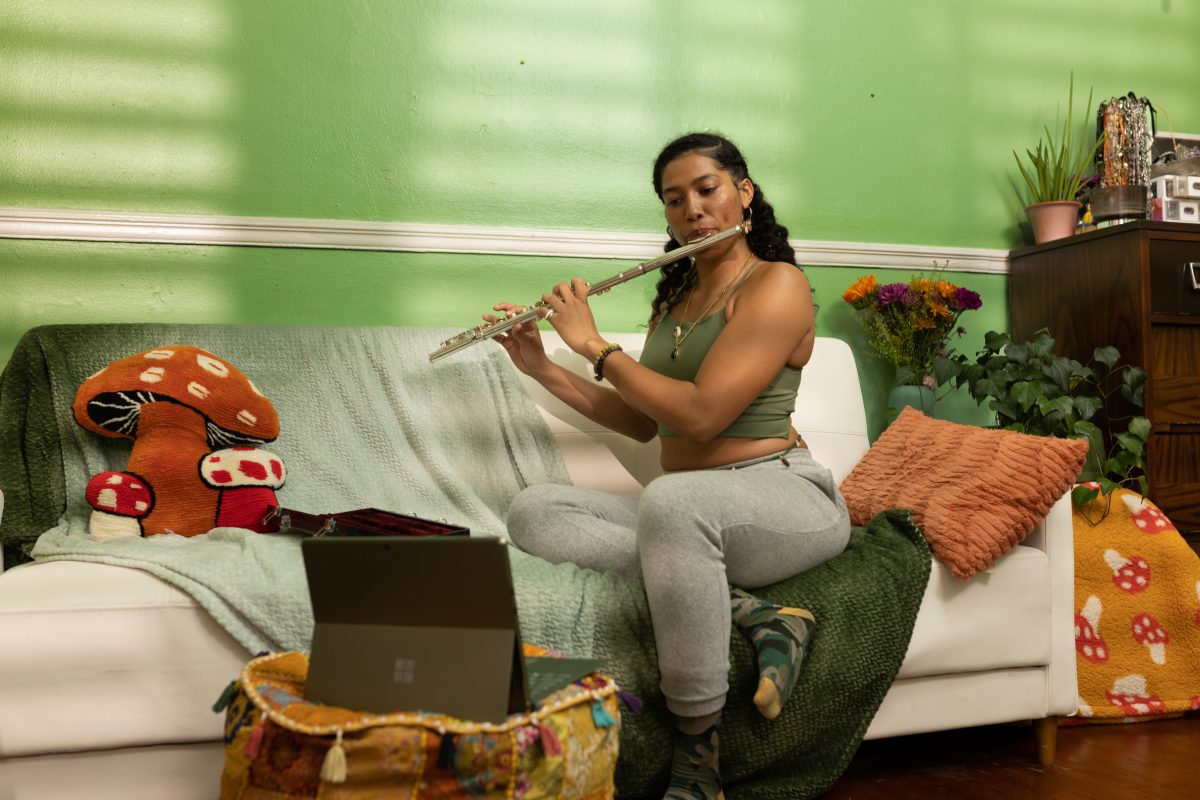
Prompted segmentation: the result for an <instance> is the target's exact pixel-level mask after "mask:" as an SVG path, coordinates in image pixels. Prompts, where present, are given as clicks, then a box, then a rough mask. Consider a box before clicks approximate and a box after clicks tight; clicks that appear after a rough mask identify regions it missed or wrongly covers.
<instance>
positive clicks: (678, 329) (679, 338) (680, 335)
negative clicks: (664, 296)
mask: <svg viewBox="0 0 1200 800" xmlns="http://www.w3.org/2000/svg"><path fill="white" fill-rule="evenodd" d="M752 261H753V262H755V265H756V266H757V260H756V259H755V258H754V254H753V253H751V254H750V257H749V258H747V259H746V260H745V262H744V263H743V264H742V268H741V269H739V270H738V274H737V275H734V276H733V280H731V281H730V282H729V283H728V284H726V285H725V288H724V289H722V290H721V291H720V293H719V294H717V296H716V297H714V298H713V299H712V300H711V301H710V302H709V304H708V306H706V307H705V309H704V311H702V312H700V316H698V317H696V320H695V322H690V323H688V329H687V333H684V332H683V323H684V322H686V320H684V319H680V320H679V324H678V325H676V326H675V329H674V330H673V331H671V335H672V336H673V337H674V338H675V348H674V349H673V350H672V351H671V360H672V361H674V360H676V359H677V358H679V348H680V347H682V346H683V343H684V341H685V340H686V339H687V338H688V337H689V336H691V335H692V331H694V330H696V323H698V322H699V321H700V320H702V319H704V318H705V317H707V316H708V312H709V311H711V310H712V307H713V306H715V305H716V304H717V301H718V300H720V299H721V298H722V297H724V296H725V293H726V292H728V291H729V290H730V289H732V288H733V285H734V284H735V283H737V282H738V281H739V280H741V279H742V275H744V274H746V272H747V271H748V270H749V269H751V268H752V267H751V263H750V262H752ZM697 283H699V281H697ZM695 293H696V286H695V285H693V286H692V290H691V291H690V292H688V296H687V302H685V303H684V304H683V314H681V315H680V316H681V317H686V316H687V312H688V308H690V307H691V305H692V295H694V294H695Z"/></svg>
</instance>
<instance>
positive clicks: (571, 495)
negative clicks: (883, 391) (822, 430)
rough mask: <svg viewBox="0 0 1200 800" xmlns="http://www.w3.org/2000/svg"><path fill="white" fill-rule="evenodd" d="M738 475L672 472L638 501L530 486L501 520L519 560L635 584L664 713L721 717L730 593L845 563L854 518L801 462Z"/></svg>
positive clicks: (799, 454)
mask: <svg viewBox="0 0 1200 800" xmlns="http://www.w3.org/2000/svg"><path fill="white" fill-rule="evenodd" d="M787 461H788V464H787V465H785V464H784V462H783V461H781V460H779V459H775V460H772V461H766V462H762V463H752V464H751V465H750V466H745V467H740V468H732V469H731V468H728V467H727V468H724V469H709V470H691V471H685V472H672V473H668V474H666V475H663V476H661V477H659V478H656V479H655V480H653V481H651V482H650V484H649V485H648V486H646V489H645V491H643V492H642V494H641V495H640V497H639V496H622V495H611V494H607V493H604V492H598V491H594V490H589V489H580V488H578V487H575V486H563V485H560V484H542V485H538V486H530V487H529V488H527V489H525V490H524V491H522V492H521V493H520V494H519V495H517V497H516V499H515V500H514V501H513V503H512V506H511V508H510V510H509V513H508V532H509V536H511V537H512V540H513V542H514V543H515V544H516V545H517V546H518V547H519V548H521V549H522V550H524V551H525V552H527V553H531V554H533V555H536V556H540V557H542V558H544V559H546V560H548V561H552V562H554V563H558V564H561V563H566V562H571V563H575V564H578V565H579V566H581V567H587V568H589V569H595V570H604V571H611V572H618V573H621V574H623V575H627V576H630V577H638V576H640V577H641V578H642V579H643V580H644V582H645V585H646V598H647V600H648V602H649V605H650V616H651V620H652V621H653V624H654V639H655V644H656V645H657V648H658V665H659V672H660V674H661V676H662V691H663V694H664V696H665V697H666V700H667V707H668V708H670V710H671V712H672V713H674V714H676V715H678V716H681V717H700V716H704V715H706V714H711V713H714V712H716V711H719V710H720V709H721V708H722V707H723V706H724V705H725V695H726V693H727V692H728V690H729V680H728V672H729V630H730V628H729V626H730V604H729V603H730V600H729V587H730V585H733V586H738V587H741V588H745V589H754V588H756V587H759V586H766V585H768V584H772V583H775V582H777V581H781V580H783V579H784V578H788V577H791V576H793V575H796V574H798V573H801V572H804V571H805V570H808V569H811V568H812V567H815V566H817V565H818V564H820V563H822V562H824V561H827V560H829V559H830V558H833V557H834V556H836V555H837V554H839V553H841V552H842V551H843V550H844V549H845V547H846V542H847V541H848V539H849V537H850V518H849V514H848V512H847V511H846V503H845V501H844V500H843V499H842V496H841V493H839V492H838V490H837V486H836V485H835V483H834V480H833V476H832V475H831V474H830V472H829V470H828V469H826V468H825V467H823V466H821V465H820V464H818V463H817V462H816V461H814V460H813V459H812V456H811V455H810V454H809V452H808V451H807V450H793V451H792V452H790V453H788V454H787Z"/></svg>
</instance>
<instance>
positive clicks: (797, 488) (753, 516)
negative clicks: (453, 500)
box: [484, 134, 850, 800]
mask: <svg viewBox="0 0 1200 800" xmlns="http://www.w3.org/2000/svg"><path fill="white" fill-rule="evenodd" d="M653 181H654V190H655V193H656V194H657V195H658V197H659V198H660V200H661V201H662V203H663V208H664V211H665V213H666V220H667V230H668V233H669V234H670V237H671V241H670V242H669V243H668V245H667V248H668V250H669V249H673V248H676V247H680V246H682V245H683V244H686V243H691V242H694V241H697V240H699V239H701V238H703V237H705V236H708V235H711V234H713V233H715V232H718V231H722V230H726V229H728V228H730V227H733V226H736V225H739V224H742V223H749V224H750V232H749V234H748V235H747V236H733V237H730V238H728V239H726V240H724V241H721V242H718V243H717V244H715V245H713V246H712V247H709V248H706V249H703V250H701V251H699V252H698V253H697V254H696V255H695V256H694V258H693V259H684V260H681V261H678V262H676V263H674V264H672V265H668V266H666V267H664V268H663V270H662V275H661V277H660V280H659V282H658V285H657V293H656V296H655V298H654V301H653V303H652V307H651V316H650V325H649V333H648V335H647V339H646V343H645V346H644V349H643V351H642V354H641V358H640V360H635V359H634V358H631V357H630V356H629V355H627V354H626V353H624V352H623V351H622V350H621V349H620V348H619V347H617V346H615V345H612V344H610V343H608V342H606V341H604V339H603V338H602V337H601V336H600V334H599V332H598V328H597V326H596V323H595V321H594V319H593V316H592V310H591V308H590V306H589V304H588V290H587V284H585V283H584V281H583V280H581V279H580V278H575V279H573V280H572V281H570V282H569V283H561V284H559V285H557V286H555V287H554V288H553V290H552V291H550V292H548V293H547V294H546V295H544V297H543V300H544V302H545V303H546V308H545V310H544V311H543V312H542V314H543V318H545V319H547V320H548V321H549V324H550V325H551V326H553V328H554V329H555V330H556V331H557V332H558V334H559V335H560V336H561V338H562V340H563V341H564V342H565V343H566V344H567V346H568V347H570V348H571V350H573V351H574V352H576V353H578V354H579V355H580V356H582V357H583V358H586V359H588V360H589V361H590V362H591V363H592V366H593V370H594V373H595V377H596V381H591V380H588V379H587V378H583V377H580V376H578V375H576V374H574V373H572V372H570V371H569V370H565V369H563V368H561V367H559V366H557V365H556V364H554V362H552V361H551V360H550V359H549V358H548V357H547V355H546V353H545V350H544V349H543V347H542V343H541V339H540V336H539V334H538V329H537V325H536V323H535V322H532V321H531V322H526V323H523V324H520V325H517V326H515V327H513V328H511V329H510V330H509V331H508V332H507V333H506V334H504V335H501V336H498V337H496V338H497V340H498V341H499V342H500V344H502V345H503V346H504V348H505V350H507V352H508V354H509V356H510V357H511V358H512V360H513V363H514V364H515V365H516V366H517V368H518V369H519V370H521V371H522V372H524V373H526V374H527V375H530V376H531V377H533V378H534V379H535V380H537V381H538V382H539V383H540V384H541V385H543V386H544V387H546V389H547V390H549V391H550V392H551V393H552V394H554V395H555V396H556V397H558V398H559V399H561V400H563V401H564V402H566V403H567V404H568V405H570V406H571V407H573V408H575V409H576V410H578V411H579V412H581V413H583V414H585V415H586V416H588V417H590V418H591V419H592V420H594V421H596V422H598V423H600V424H602V425H604V426H606V427H608V428H611V429H612V430H615V431H618V432H620V433H622V434H625V435H627V436H631V437H633V438H634V439H637V440H638V441H643V442H645V441H649V440H650V439H651V438H652V437H655V436H658V437H659V438H660V439H661V443H662V466H663V469H664V473H665V474H663V475H662V476H661V477H659V478H656V479H655V480H653V481H651V482H650V483H649V485H647V486H646V488H645V491H644V492H643V493H642V494H641V495H640V497H626V496H616V495H609V494H605V493H602V492H596V491H591V490H584V489H579V488H576V487H573V486H563V485H557V484H555V485H540V486H532V487H529V488H528V489H526V490H524V491H523V492H521V493H520V494H519V495H518V496H517V498H516V499H515V500H514V502H513V504H512V507H511V509H510V511H509V516H508V529H509V534H510V536H511V537H512V540H513V542H514V543H515V544H516V545H517V546H518V547H520V548H521V549H522V550H524V551H526V552H529V553H532V554H534V555H537V556H540V557H542V558H545V559H547V560H549V561H552V562H555V563H563V562H573V563H575V564H578V565H580V566H582V567H587V568H590V569H596V570H610V571H615V572H619V573H622V574H625V575H629V576H635V577H640V578H641V579H642V580H643V581H644V583H645V587H646V597H647V600H648V603H649V607H650V613H651V619H652V622H653V627H654V635H655V643H656V646H657V651H658V664H659V671H660V675H661V686H662V691H663V695H664V696H665V698H666V703H667V706H668V708H669V710H670V711H671V713H672V715H673V717H674V723H675V728H676V735H675V740H674V748H673V753H672V762H671V763H672V768H671V769H672V771H671V782H670V785H669V788H668V790H667V794H666V797H667V798H673V799H678V798H688V799H689V800H690V799H691V798H716V797H721V796H722V795H721V779H720V772H719V765H718V741H717V725H718V723H719V721H720V718H721V710H722V708H723V707H724V705H725V702H726V693H727V692H728V688H729V684H728V670H729V632H730V621H731V619H732V621H733V622H735V623H736V624H738V625H739V627H740V629H741V630H743V631H744V632H745V633H746V634H747V635H748V636H749V637H750V639H751V641H752V643H753V644H754V647H755V651H756V653H757V656H758V668H759V673H760V679H759V684H758V688H757V692H756V694H755V696H754V703H755V705H756V706H757V707H758V709H759V711H760V712H761V713H762V714H763V716H765V717H767V718H768V719H773V718H774V717H775V716H777V715H778V714H779V713H780V710H781V709H782V707H783V704H784V703H785V702H786V701H787V698H788V695H789V693H790V692H791V690H792V688H793V687H794V686H795V683H796V680H797V676H798V672H799V669H800V665H801V663H802V658H803V654H804V651H805V648H806V647H807V645H808V641H809V638H810V636H811V635H812V632H813V629H814V626H815V620H814V619H813V617H812V615H811V614H809V613H808V612H806V611H804V610H801V609H785V608H779V607H776V606H773V605H770V604H767V603H765V602H763V601H760V600H758V599H757V598H755V597H753V596H752V595H750V594H748V593H746V592H745V591H744V590H746V589H751V590H752V589H755V588H757V587H761V586H766V585H768V584H772V583H775V582H777V581H780V580H783V579H784V578H788V577H790V576H793V575H796V574H798V573H800V572H803V571H805V570H808V569H811V568H812V567H814V566H816V565H818V564H820V563H822V562H824V561H826V560H828V559H830V558H832V557H834V556H836V555H838V554H839V553H841V552H842V551H843V550H844V549H845V547H846V543H847V541H848V539H849V535H850V522H849V516H848V514H847V511H846V505H845V502H844V501H843V499H842V497H841V495H840V493H839V492H838V489H837V486H836V485H835V483H834V480H833V477H832V476H831V474H830V472H829V470H827V469H826V468H825V467H823V466H821V465H820V464H818V463H817V462H816V461H814V460H813V459H812V457H811V456H810V454H809V451H808V449H807V446H806V445H805V443H804V441H803V439H801V438H800V436H799V434H798V433H797V432H796V430H795V428H793V427H792V425H791V413H792V411H793V410H794V407H795V398H796V390H797V388H798V386H799V384H800V374H801V370H802V369H803V367H804V365H805V364H806V363H807V362H808V360H809V357H810V356H811V355H812V350H813V339H814V335H815V334H814V328H813V302H812V292H811V290H810V288H809V284H808V279H807V278H806V277H805V275H804V272H803V271H802V270H800V269H799V268H798V267H797V266H796V263H795V254H794V253H793V251H792V248H791V246H790V245H789V244H788V242H787V229H786V228H784V227H783V226H782V225H780V224H779V223H778V222H776V220H775V211H774V209H773V208H772V207H771V205H770V204H768V203H767V201H766V199H765V198H764V197H763V193H762V190H761V189H760V188H759V187H758V186H757V185H756V184H755V183H754V181H752V180H751V178H750V176H749V172H748V169H747V166H746V162H745V160H744V159H743V157H742V155H741V153H740V152H739V151H738V149H737V147H735V146H734V145H733V144H732V143H731V142H730V141H728V140H727V139H725V138H723V137H720V136H716V135H712V134H689V135H687V136H683V137H681V138H679V139H677V140H675V141H673V142H671V143H670V144H669V145H667V147H666V148H665V149H664V150H663V151H662V153H661V154H660V155H659V156H658V159H657V160H656V162H655V164H654V173H653ZM493 310H494V311H497V312H500V313H501V314H503V315H509V314H513V313H519V312H521V311H522V310H523V309H521V308H520V307H517V306H513V305H511V304H508V303H500V304H497V305H496V306H495V307H494V309H493ZM496 319H497V317H496V316H494V315H490V314H488V315H484V320H485V321H487V322H488V323H492V322H495V321H496ZM602 378H603V379H607V381H608V382H609V384H611V386H612V387H613V388H611V389H609V388H607V387H603V386H601V384H600V383H599V381H600V380H601V379H602Z"/></svg>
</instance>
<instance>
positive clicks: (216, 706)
mask: <svg viewBox="0 0 1200 800" xmlns="http://www.w3.org/2000/svg"><path fill="white" fill-rule="evenodd" d="M235 694H237V681H230V682H229V685H228V686H226V687H225V690H224V691H223V692H221V696H220V697H218V698H217V702H215V703H213V707H212V710H213V713H214V714H220V713H221V712H222V711H224V710H225V709H227V708H229V704H230V703H232V702H233V696H234V695H235Z"/></svg>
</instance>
